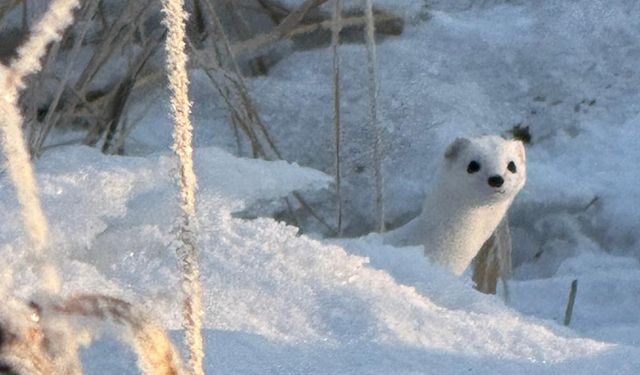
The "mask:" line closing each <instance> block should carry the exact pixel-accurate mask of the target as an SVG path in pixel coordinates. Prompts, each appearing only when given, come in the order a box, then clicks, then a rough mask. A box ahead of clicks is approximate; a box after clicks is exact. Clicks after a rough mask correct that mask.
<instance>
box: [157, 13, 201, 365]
mask: <svg viewBox="0 0 640 375" xmlns="http://www.w3.org/2000/svg"><path fill="white" fill-rule="evenodd" d="M162 4H163V5H162V11H163V13H164V17H165V20H164V22H165V24H166V26H167V28H168V32H167V39H166V46H165V48H166V50H167V73H168V76H169V88H170V89H171V112H172V115H173V120H174V131H173V151H174V152H175V153H176V155H177V156H178V170H179V172H178V173H179V184H180V208H181V210H182V217H181V222H180V226H179V228H178V240H179V243H180V244H179V248H178V256H179V257H180V263H181V266H182V278H183V280H182V289H183V292H184V303H183V319H184V321H183V325H184V330H185V335H186V345H187V349H188V351H189V366H188V367H189V369H190V372H191V374H192V375H204V370H203V367H202V363H203V359H204V349H203V341H202V287H201V285H200V269H199V264H198V249H197V246H196V239H195V233H194V229H195V228H194V227H195V221H196V205H195V197H196V175H195V172H194V170H193V149H192V145H191V143H192V142H191V140H192V126H191V122H190V120H189V115H190V112H191V103H190V102H189V95H188V85H189V77H188V76H187V55H186V53H185V20H186V19H187V13H186V12H185V10H184V1H183V0H163V2H162Z"/></svg>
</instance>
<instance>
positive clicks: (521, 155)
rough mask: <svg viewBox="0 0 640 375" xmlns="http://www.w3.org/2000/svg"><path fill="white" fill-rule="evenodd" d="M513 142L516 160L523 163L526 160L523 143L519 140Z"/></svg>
mask: <svg viewBox="0 0 640 375" xmlns="http://www.w3.org/2000/svg"><path fill="white" fill-rule="evenodd" d="M513 143H514V144H515V145H514V148H515V150H516V155H517V156H518V160H520V162H521V163H522V164H523V165H524V164H525V163H526V162H527V155H526V153H525V150H524V143H522V141H520V140H514V141H513Z"/></svg>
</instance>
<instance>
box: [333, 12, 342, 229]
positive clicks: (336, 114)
mask: <svg viewBox="0 0 640 375" xmlns="http://www.w3.org/2000/svg"><path fill="white" fill-rule="evenodd" d="M341 29H342V0H335V1H334V6H333V26H332V28H331V52H332V53H333V126H334V133H335V135H334V142H335V160H334V163H335V173H336V206H337V207H336V208H337V211H338V217H337V220H336V221H337V230H338V236H342V175H341V170H340V169H341V168H340V167H341V162H342V160H341V155H340V152H341V146H342V128H341V127H342V124H341V123H340V54H339V51H338V47H339V45H340V30H341Z"/></svg>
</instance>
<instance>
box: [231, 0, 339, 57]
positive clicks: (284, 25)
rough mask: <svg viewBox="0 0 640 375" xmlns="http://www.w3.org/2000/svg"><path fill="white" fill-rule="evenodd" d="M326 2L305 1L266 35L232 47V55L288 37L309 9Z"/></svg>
mask: <svg viewBox="0 0 640 375" xmlns="http://www.w3.org/2000/svg"><path fill="white" fill-rule="evenodd" d="M327 1H328V0H307V1H305V2H304V3H302V4H301V5H300V6H299V7H297V8H296V9H294V10H293V11H292V12H291V13H289V15H288V16H286V17H285V18H284V19H283V20H282V22H280V24H279V25H278V26H276V27H275V28H274V29H273V30H271V32H269V33H268V34H261V35H258V36H256V37H255V38H252V39H250V40H247V41H244V42H241V43H239V44H237V45H235V46H234V48H233V53H234V55H237V54H240V53H243V52H246V51H255V50H257V49H259V48H260V47H262V46H265V45H268V44H272V43H274V42H277V41H278V40H281V39H283V38H285V37H287V36H288V35H289V33H290V32H291V31H292V30H293V29H294V28H295V27H296V26H297V25H298V24H299V23H300V21H302V19H303V18H304V16H305V14H307V12H309V11H310V10H311V9H313V8H316V7H318V6H320V5H322V4H324V3H326V2H327Z"/></svg>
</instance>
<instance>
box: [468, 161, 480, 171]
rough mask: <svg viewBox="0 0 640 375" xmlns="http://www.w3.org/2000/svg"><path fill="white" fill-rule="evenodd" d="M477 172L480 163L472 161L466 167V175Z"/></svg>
mask: <svg viewBox="0 0 640 375" xmlns="http://www.w3.org/2000/svg"><path fill="white" fill-rule="evenodd" d="M479 170H480V163H478V162H477V161H475V160H472V161H471V162H470V163H469V166H467V172H468V173H476V172H477V171H479Z"/></svg>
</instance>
